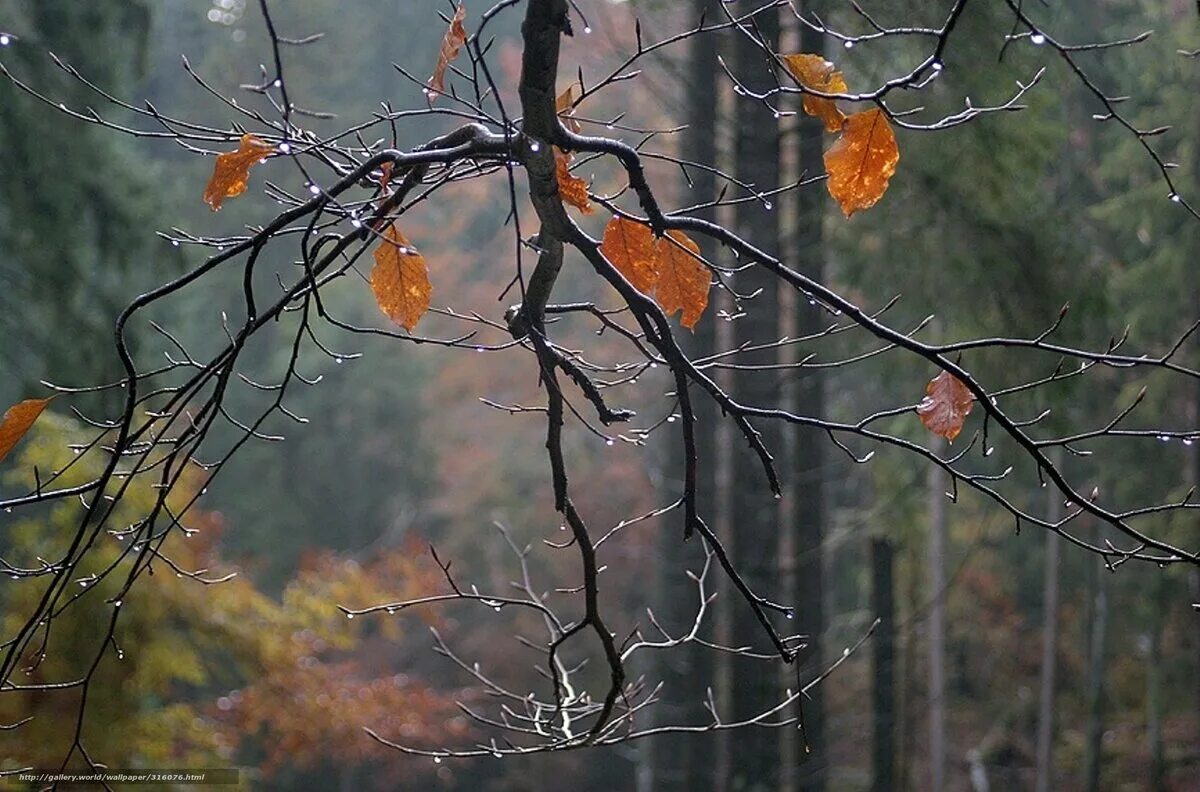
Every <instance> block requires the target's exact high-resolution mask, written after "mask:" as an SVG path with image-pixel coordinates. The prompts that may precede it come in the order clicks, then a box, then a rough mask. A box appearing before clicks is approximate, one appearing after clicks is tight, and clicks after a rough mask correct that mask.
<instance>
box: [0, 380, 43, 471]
mask: <svg viewBox="0 0 1200 792" xmlns="http://www.w3.org/2000/svg"><path fill="white" fill-rule="evenodd" d="M53 398H54V397H53V396H51V397H50V398H48V399H26V400H25V401H23V402H19V403H17V404H14V405H13V406H12V407H9V408H8V410H7V411H6V412H5V413H4V418H3V419H0V462H3V461H4V458H5V457H6V456H8V452H9V451H12V450H13V447H14V446H16V444H17V443H19V442H21V438H22V437H24V436H25V433H26V432H28V431H29V428H30V427H31V426H33V422H34V421H36V420H37V419H38V416H39V415H41V414H42V410H44V409H46V405H48V404H49V403H50V402H51V400H52V399H53Z"/></svg>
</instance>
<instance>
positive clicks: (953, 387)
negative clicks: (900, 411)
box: [917, 371, 975, 442]
mask: <svg viewBox="0 0 1200 792" xmlns="http://www.w3.org/2000/svg"><path fill="white" fill-rule="evenodd" d="M974 398H975V397H974V396H972V395H971V391H970V390H968V389H967V386H966V385H964V384H963V381H962V380H960V379H959V378H958V377H956V376H954V375H953V374H951V373H950V372H949V371H943V372H942V373H941V374H938V375H937V376H936V377H934V378H933V379H931V380H930V381H929V384H928V385H926V386H925V398H924V399H922V400H921V403H920V404H918V405H917V415H919V416H920V417H921V423H923V424H924V425H925V428H926V429H928V430H929V431H931V432H933V433H934V434H936V435H941V436H942V437H944V438H946V439H947V440H949V441H951V442H953V441H954V438H956V437H958V433H959V432H961V431H962V428H963V422H964V421H966V420H967V415H968V414H969V413H970V412H971V407H972V406H973V405H974Z"/></svg>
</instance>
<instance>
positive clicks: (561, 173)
mask: <svg viewBox="0 0 1200 792" xmlns="http://www.w3.org/2000/svg"><path fill="white" fill-rule="evenodd" d="M570 163H571V155H570V154H567V153H566V152H565V151H563V150H562V149H560V148H559V147H558V146H555V147H554V175H555V176H556V177H557V178H558V194H559V196H560V197H561V198H562V199H563V202H564V203H568V204H570V205H571V206H574V207H575V208H576V209H578V210H579V211H581V212H583V213H584V214H591V213H592V212H593V211H595V210H594V209H593V208H592V202H591V201H589V200H588V188H587V182H585V181H584V180H583V179H580V178H579V177H577V176H572V175H571V167H570Z"/></svg>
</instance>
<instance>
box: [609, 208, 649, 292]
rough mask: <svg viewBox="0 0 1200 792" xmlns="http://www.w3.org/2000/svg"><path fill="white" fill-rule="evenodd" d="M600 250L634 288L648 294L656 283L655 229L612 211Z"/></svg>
mask: <svg viewBox="0 0 1200 792" xmlns="http://www.w3.org/2000/svg"><path fill="white" fill-rule="evenodd" d="M600 252H601V253H603V254H604V257H605V258H606V259H608V260H609V262H611V263H612V265H613V266H614V267H616V268H617V271H618V272H620V273H621V274H622V275H624V276H625V279H626V280H627V281H629V282H630V283H631V284H633V288H635V289H637V290H638V291H640V292H641V293H642V294H645V295H647V296H650V295H651V294H653V292H654V287H655V285H656V284H657V283H658V267H659V262H658V255H657V249H656V246H655V239H654V232H653V231H651V230H650V227H649V226H648V225H646V224H644V223H639V222H637V221H636V220H629V219H626V218H624V217H620V216H619V215H614V216H613V219H612V220H609V221H608V225H607V226H605V227H604V239H603V240H601V242H600Z"/></svg>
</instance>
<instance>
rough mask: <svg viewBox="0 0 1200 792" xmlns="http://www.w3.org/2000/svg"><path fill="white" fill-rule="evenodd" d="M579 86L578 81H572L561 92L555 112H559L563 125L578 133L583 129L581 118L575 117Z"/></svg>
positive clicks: (555, 104)
mask: <svg viewBox="0 0 1200 792" xmlns="http://www.w3.org/2000/svg"><path fill="white" fill-rule="evenodd" d="M577 88H578V84H577V83H571V84H570V85H569V86H567V90H565V91H563V92H562V93H560V94H559V95H558V99H556V100H555V101H554V112H556V113H558V117H559V118H560V119H562V122H563V126H565V127H566V128H567V129H569V130H571V131H572V132H574V133H575V134H576V135H578V134H579V133H580V131H581V130H582V127H581V126H580V125H579V120H578V119H577V118H575V95H576V93H577V91H576V89H577Z"/></svg>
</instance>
